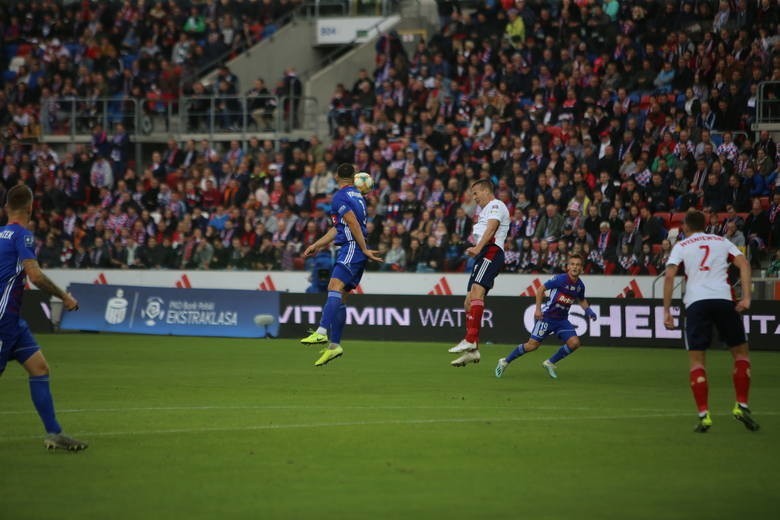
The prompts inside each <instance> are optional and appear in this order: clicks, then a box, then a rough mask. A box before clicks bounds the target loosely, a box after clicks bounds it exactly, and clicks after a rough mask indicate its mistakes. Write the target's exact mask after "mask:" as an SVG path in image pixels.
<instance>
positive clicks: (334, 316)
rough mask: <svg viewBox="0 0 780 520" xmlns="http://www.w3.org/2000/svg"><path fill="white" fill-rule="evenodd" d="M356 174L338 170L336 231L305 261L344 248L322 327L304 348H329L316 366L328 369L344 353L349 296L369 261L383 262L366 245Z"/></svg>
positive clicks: (344, 167) (363, 208)
mask: <svg viewBox="0 0 780 520" xmlns="http://www.w3.org/2000/svg"><path fill="white" fill-rule="evenodd" d="M355 173H356V170H355V166H353V165H352V164H347V163H344V164H341V165H339V167H338V168H337V169H336V181H337V182H338V186H339V189H338V191H337V192H336V193H335V194H334V195H333V200H332V202H331V206H330V219H331V222H332V223H333V227H331V228H330V229H329V230H328V232H327V233H325V234H324V235H323V236H322V237H320V239H319V240H317V241H316V242H314V243H313V244H312V245H310V246H309V247H307V248H306V249H305V250H304V252H303V257H304V258H307V257H310V256H313V255H315V254H317V253H318V252H319V251H321V250H323V249H325V248H326V247H327V246H328V245H330V243H331V242H335V244H336V245H337V246H340V249H339V251H338V254H337V255H338V256H337V259H336V265H334V266H333V271H331V275H330V281H329V282H328V299H327V301H326V302H325V307H324V308H323V309H322V318H321V319H320V325H319V327H318V328H317V330H316V331H314V332H312V333H311V334H309V335H308V336H306V337H305V338H303V339H302V340H301V343H303V344H304V345H316V344H327V345H328V346H327V347H326V348H324V349H323V350H322V351H320V354H321V355H320V357H319V359H317V361H316V362H315V363H314V366H322V365H326V364H328V363H330V362H331V361H333V360H334V359H336V358H338V357H340V356H341V355H342V354H343V353H344V349H343V348H342V347H341V333H342V331H343V330H344V324H345V323H346V321H347V306H346V304H345V301H346V299H347V294H348V293H349V292H350V291H351V290H352V289H354V288H355V287H357V286H358V284H359V283H360V279H361V278H362V277H363V270H364V269H365V267H366V263H367V262H368V261H369V260H373V261H375V262H381V261H382V258H381V257H380V256H379V255H378V252H377V251H373V250H371V249H368V246H367V245H366V201H365V200H364V199H363V195H361V194H360V191H358V189H357V188H356V187H355V185H354V182H355Z"/></svg>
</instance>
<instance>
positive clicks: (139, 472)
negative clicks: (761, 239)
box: [0, 331, 780, 520]
mask: <svg viewBox="0 0 780 520" xmlns="http://www.w3.org/2000/svg"><path fill="white" fill-rule="evenodd" d="M347 332H348V331H347ZM38 340H39V342H40V344H41V345H42V346H43V349H44V353H45V354H46V356H47V358H48V360H49V363H50V365H51V367H52V388H53V392H54V397H55V402H56V405H57V408H58V414H59V419H60V422H61V423H62V425H63V427H64V428H65V431H66V432H68V433H70V434H73V435H74V436H76V437H78V438H83V439H84V440H86V441H88V442H89V443H90V447H89V449H88V450H87V451H85V452H82V453H78V454H73V453H64V452H47V451H46V450H45V449H44V448H43V443H42V435H41V433H42V431H41V425H40V422H39V420H38V417H37V415H36V414H35V412H34V409H33V407H32V404H31V402H30V399H29V394H28V389H27V381H26V375H25V373H24V372H23V370H22V369H21V368H20V367H18V366H16V364H12V365H9V367H8V368H7V370H6V372H5V374H3V377H2V378H0V395H2V401H1V402H0V488H1V489H2V490H3V497H2V500H0V518H1V519H4V520H5V519H9V520H11V519H13V520H20V519H36V520H41V519H43V520H46V519H71V518H72V519H107V518H111V519H114V520H115V519H145V520H151V519H157V518H161V519H162V518H165V519H178V518H184V519H223V518H252V519H256V518H263V519H267V518H294V519H299V518H316V519H321V518H338V519H352V518H355V519H378V518H433V519H437V518H447V519H455V518H469V519H474V518H487V519H499V518H524V519H533V520H538V519H591V518H592V519H621V520H625V519H627V518H630V519H632V520H635V519H659V518H660V519H665V520H669V519H699V518H701V519H708V520H709V519H721V518H723V519H727V518H728V519H730V518H750V519H751V520H755V519H763V518H776V516H775V515H776V514H777V509H776V507H777V503H776V500H777V493H778V490H780V469H779V468H780V435H778V432H780V354H778V353H768V352H755V353H753V386H752V391H751V406H752V408H753V411H754V415H755V417H756V419H757V420H758V421H759V422H760V423H761V427H762V429H761V431H759V432H757V433H751V432H748V431H747V430H746V429H745V428H744V427H743V426H742V425H741V424H739V423H738V422H736V421H735V420H734V419H732V418H731V416H730V415H729V411H730V409H731V407H732V405H733V391H732V387H731V358H730V355H729V354H728V353H727V352H724V351H720V350H717V351H714V352H711V353H710V354H709V380H710V404H711V408H712V411H713V419H714V421H715V424H714V426H713V428H712V429H711V430H710V432H708V433H706V434H695V433H693V432H692V429H693V426H694V424H695V415H696V414H695V409H694V405H693V400H692V398H691V396H690V391H689V388H688V379H687V375H688V370H687V360H686V356H685V353H684V352H683V351H682V349H681V350H668V349H656V350H653V349H618V348H596V347H590V346H586V347H584V348H583V349H582V350H581V351H579V352H577V353H576V354H574V355H572V356H570V357H569V358H567V359H566V360H565V361H563V362H561V364H560V365H559V371H558V375H559V379H558V380H551V379H549V378H548V377H547V374H546V372H545V371H544V369H542V368H541V366H540V363H541V361H542V360H543V359H544V358H545V357H546V356H548V355H550V354H551V353H552V352H553V351H554V349H555V348H556V347H555V346H553V345H548V346H545V347H542V349H541V351H540V352H536V353H532V354H529V355H527V356H524V357H523V358H521V359H519V360H517V361H516V362H515V363H513V364H512V365H511V366H510V367H509V369H508V370H507V372H506V373H505V375H504V377H503V378H502V379H500V380H498V379H496V378H495V377H494V375H493V367H494V366H495V362H496V360H497V359H498V358H499V357H501V356H503V355H504V354H506V353H507V352H508V351H509V349H510V348H511V347H510V346H508V345H486V346H484V347H483V350H482V363H481V364H479V365H469V366H468V367H465V368H458V369H455V368H451V367H450V366H449V361H450V360H451V359H452V358H453V357H454V356H453V355H451V354H448V353H447V352H446V349H447V348H448V347H449V346H451V344H449V343H447V344H445V343H442V344H413V343H381V342H354V341H347V342H345V354H344V356H343V357H342V358H340V359H337V360H335V361H333V362H332V363H331V364H329V365H328V366H325V367H322V368H315V367H314V366H312V364H313V362H314V360H315V359H316V358H317V349H316V348H312V347H304V346H302V345H300V344H298V343H297V342H295V341H292V340H230V339H211V338H174V337H154V336H122V335H107V334H62V335H40V336H39V337H38ZM772 511H774V513H773V512H772Z"/></svg>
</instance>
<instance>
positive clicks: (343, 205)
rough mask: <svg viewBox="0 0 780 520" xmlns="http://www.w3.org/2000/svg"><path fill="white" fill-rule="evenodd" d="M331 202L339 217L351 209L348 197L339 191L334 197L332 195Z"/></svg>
mask: <svg viewBox="0 0 780 520" xmlns="http://www.w3.org/2000/svg"><path fill="white" fill-rule="evenodd" d="M333 204H334V205H335V206H336V207H335V210H336V211H335V212H336V213H337V214H338V216H339V217H343V216H344V215H346V214H347V213H349V212H350V211H352V205H350V203H349V199H348V198H347V197H345V196H343V194H342V193H341V192H339V193H338V195H337V196H336V197H333Z"/></svg>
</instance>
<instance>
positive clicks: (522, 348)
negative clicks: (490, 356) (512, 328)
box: [504, 344, 525, 363]
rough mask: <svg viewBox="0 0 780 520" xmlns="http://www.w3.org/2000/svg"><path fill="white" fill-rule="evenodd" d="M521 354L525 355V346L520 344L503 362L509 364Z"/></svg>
mask: <svg viewBox="0 0 780 520" xmlns="http://www.w3.org/2000/svg"><path fill="white" fill-rule="evenodd" d="M523 354H525V344H520V345H518V346H517V347H516V348H515V349H514V350H513V351H512V352H510V353H509V355H508V356H507V357H505V358H504V361H506V362H507V363H511V362H512V361H514V360H515V359H517V358H519V357H520V356H522V355H523Z"/></svg>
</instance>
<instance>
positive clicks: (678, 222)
mask: <svg viewBox="0 0 780 520" xmlns="http://www.w3.org/2000/svg"><path fill="white" fill-rule="evenodd" d="M683 220H685V212H684V211H680V212H678V213H672V218H671V219H669V227H670V228H672V227H681V226H682V223H683Z"/></svg>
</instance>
